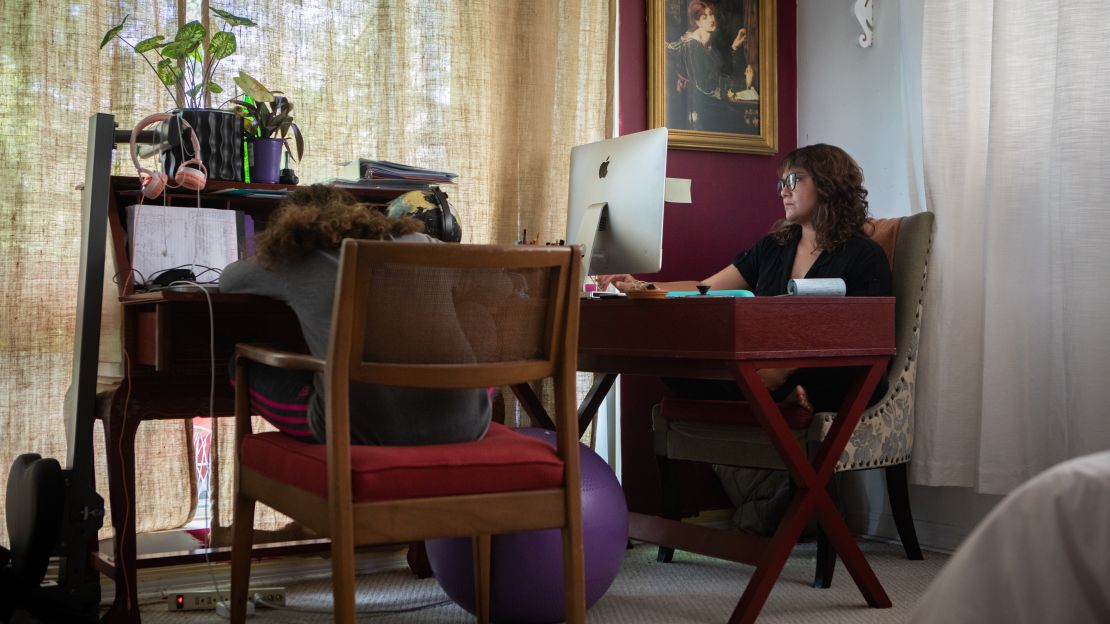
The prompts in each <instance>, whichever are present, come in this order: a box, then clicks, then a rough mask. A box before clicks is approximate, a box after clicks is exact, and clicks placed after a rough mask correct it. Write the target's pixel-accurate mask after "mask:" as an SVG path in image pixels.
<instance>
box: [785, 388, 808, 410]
mask: <svg viewBox="0 0 1110 624" xmlns="http://www.w3.org/2000/svg"><path fill="white" fill-rule="evenodd" d="M782 402H783V403H786V404H787V405H797V406H798V407H801V408H802V409H807V410H809V411H811V412H812V411H813V404H812V403H810V402H809V394H808V393H807V392H806V389H805V388H803V387H801V386H794V389H793V390H791V391H790V394H788V395H786V398H785V399H783V400H782Z"/></svg>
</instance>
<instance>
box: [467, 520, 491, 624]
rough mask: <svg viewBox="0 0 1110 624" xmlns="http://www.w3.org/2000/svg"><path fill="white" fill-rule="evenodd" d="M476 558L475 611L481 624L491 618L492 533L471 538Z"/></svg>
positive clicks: (487, 623)
mask: <svg viewBox="0 0 1110 624" xmlns="http://www.w3.org/2000/svg"><path fill="white" fill-rule="evenodd" d="M470 544H471V546H470V547H471V553H472V556H473V559H474V611H475V614H474V615H475V616H476V617H477V618H478V622H479V624H489V618H490V597H489V595H490V546H491V545H492V539H491V537H490V535H489V534H488V533H487V534H483V535H475V536H474V537H473V538H471V540H470Z"/></svg>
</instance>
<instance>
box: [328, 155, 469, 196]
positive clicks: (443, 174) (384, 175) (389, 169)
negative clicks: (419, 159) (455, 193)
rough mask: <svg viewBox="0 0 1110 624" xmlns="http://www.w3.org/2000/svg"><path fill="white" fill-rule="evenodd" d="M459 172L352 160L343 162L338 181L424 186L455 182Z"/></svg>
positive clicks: (376, 184) (361, 159)
mask: <svg viewBox="0 0 1110 624" xmlns="http://www.w3.org/2000/svg"><path fill="white" fill-rule="evenodd" d="M457 177H458V174H457V173H453V172H451V171H436V170H434V169H425V168H423V167H413V165H411V164H401V163H397V162H390V161H387V160H367V159H364V158H360V159H356V160H352V161H351V162H347V163H344V164H343V169H342V170H340V174H339V178H337V179H336V181H346V182H349V183H355V184H360V185H361V184H366V183H373V185H374V187H382V185H383V184H384V185H395V187H397V188H400V187H412V188H414V189H416V188H424V187H428V185H432V184H454V183H455V178H457Z"/></svg>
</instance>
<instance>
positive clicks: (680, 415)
mask: <svg viewBox="0 0 1110 624" xmlns="http://www.w3.org/2000/svg"><path fill="white" fill-rule="evenodd" d="M778 407H779V411H780V412H782V415H783V417H784V418H785V419H786V426H788V427H790V428H791V429H807V428H808V427H809V424H810V423H811V422H813V412H812V411H810V410H808V409H806V408H804V407H801V406H799V405H795V404H792V403H779V404H778ZM660 414H661V415H662V416H663V418H665V419H667V420H671V421H678V422H703V423H713V424H718V425H750V426H753V427H758V426H759V419H758V418H756V416H755V412H753V411H752V406H751V405H749V404H748V402H747V401H697V400H691V399H671V398H665V399H663V407H662V409H661V412H660Z"/></svg>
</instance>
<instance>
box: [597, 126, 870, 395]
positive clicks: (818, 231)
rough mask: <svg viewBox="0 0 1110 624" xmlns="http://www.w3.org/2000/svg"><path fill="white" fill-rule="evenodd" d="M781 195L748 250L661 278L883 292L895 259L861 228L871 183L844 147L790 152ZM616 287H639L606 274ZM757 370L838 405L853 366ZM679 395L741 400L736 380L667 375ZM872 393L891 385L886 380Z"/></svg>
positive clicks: (676, 285)
mask: <svg viewBox="0 0 1110 624" xmlns="http://www.w3.org/2000/svg"><path fill="white" fill-rule="evenodd" d="M779 178H780V179H779V181H778V188H779V196H780V197H781V198H782V205H783V210H784V213H785V214H784V219H783V220H782V221H781V222H779V224H778V225H777V226H776V229H775V230H774V231H772V232H771V233H770V234H768V235H767V236H765V237H763V238H762V239H761V240H760V241H759V242H757V243H756V244H755V245H754V246H753V247H752V248H751V249H748V250H745V251H742V252H740V253H739V254H737V255H736V256H735V258H733V261H732V263H731V264H729V265H728V266H726V267H725V268H723V269H721V270H720V271H718V272H717V273H715V274H714V275H712V276H710V277H708V278H706V279H705V280H702V281H701V282H692V281H687V282H673V283H667V284H657V287H658V288H662V289H666V290H694V289H695V287H696V285H697V284H699V283H700V284H705V285H708V286H710V288H711V289H714V290H732V289H742V290H751V291H752V292H754V293H755V294H756V295H757V296H774V295H782V294H786V285H787V282H789V281H790V280H792V279H800V278H811V279H812V278H841V279H843V280H844V283H845V286H846V290H847V295H848V296H850V297H853V296H885V295H890V293H891V278H890V265H889V264H888V262H887V258H886V254H885V253H884V252H883V250H882V248H881V247H880V246H879V245H878V243H876V242H874V241H873V240H871V239H870V238H869V237H868V236H867V234H865V233H864V228H865V226H866V224H867V220H868V216H867V189H865V188H864V187H863V171H862V170H861V169H860V166H859V165H858V164H857V163H856V161H855V160H853V159H852V157H851V156H849V155H848V154H847V153H846V152H845V151H844V150H842V149H840V148H839V147H834V146H832V145H825V144H818V145H810V146H807V147H801V148H798V149H796V150H794V151H793V152H791V153H789V154H787V155H786V157H785V158H783V160H782V163H781V164H780V165H779ZM610 283H612V284H614V285H615V286H616V287H617V288H618V289H621V290H627V289H630V288H637V287H642V286H643V283H642V282H640V281H639V280H636V279H635V278H633V277H632V276H630V275H614V276H604V277H602V278H600V279H599V280H598V285H599V287H601V288H604V287H605V286H607V285H608V284H610ZM759 374H760V377H762V378H763V381H764V383H766V384H767V387H768V388H770V389H771V390H772V391H773V392H772V396H774V398H775V399H776V400H779V401H781V400H786V399H789V400H791V401H795V402H798V403H800V404H802V405H803V406H805V407H809V408H810V409H816V410H817V411H836V409H838V408H839V405H840V401H841V399H842V398H843V396H844V393H845V391H846V389H847V386H848V383H849V382H850V380H851V376H852V371H851V370H850V369H849V370H844V369H801V370H799V369H763V370H760V371H759ZM667 385H668V386H670V388H671V390H672V391H674V392H675V394H677V395H679V396H683V397H688V398H718V399H741V398H742V395H741V394H740V391H739V389H738V388H737V387H736V385H735V384H734V383H731V382H724V383H721V382H715V381H706V380H689V379H670V380H667ZM880 386H881V387H879V388H877V389H876V391H875V394H874V395H872V399H873V401H874V400H877V399H879V398H881V397H882V396H883V394H885V392H886V388H885V379H884V380H883V381H881V382H880Z"/></svg>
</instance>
